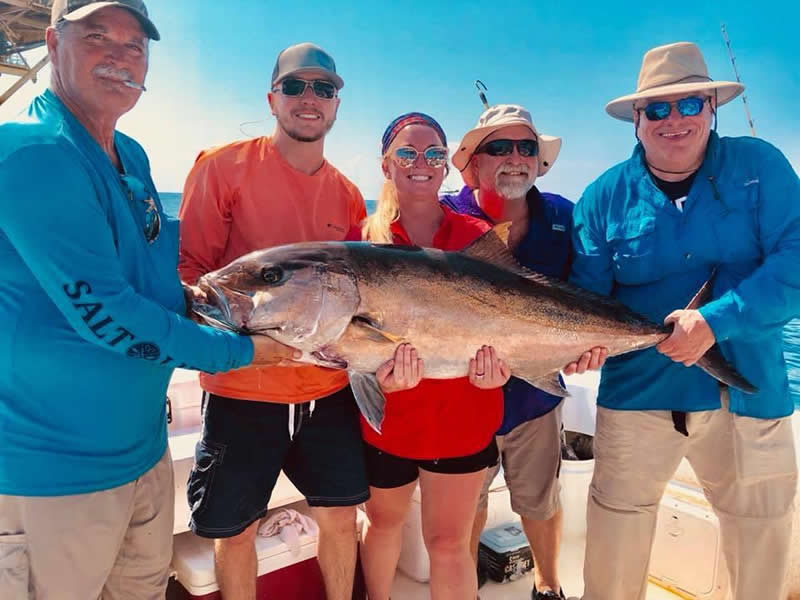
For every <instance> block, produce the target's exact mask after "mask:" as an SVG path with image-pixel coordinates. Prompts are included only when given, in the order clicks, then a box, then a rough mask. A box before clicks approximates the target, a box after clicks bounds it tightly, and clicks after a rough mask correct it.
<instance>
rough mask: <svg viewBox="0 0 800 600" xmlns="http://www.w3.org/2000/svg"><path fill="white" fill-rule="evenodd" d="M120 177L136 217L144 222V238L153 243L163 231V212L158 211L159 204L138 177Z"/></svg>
mask: <svg viewBox="0 0 800 600" xmlns="http://www.w3.org/2000/svg"><path fill="white" fill-rule="evenodd" d="M120 179H121V181H122V187H124V188H125V191H126V193H127V196H128V202H129V204H130V207H131V210H132V211H133V214H134V217H135V218H136V220H137V221H139V222H140V223H142V232H143V233H144V239H145V241H147V243H148V244H152V243H153V242H155V241H156V240H157V239H158V235H159V234H160V233H161V213H159V211H158V205H157V204H156V201H155V200H153V197H152V196H151V195H150V194H149V193H148V192H147V189H146V188H145V186H144V183H142V182H141V181H140V180H139V179H138V178H136V177H134V176H133V175H122V176H121V177H120Z"/></svg>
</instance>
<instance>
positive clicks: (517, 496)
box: [478, 402, 564, 521]
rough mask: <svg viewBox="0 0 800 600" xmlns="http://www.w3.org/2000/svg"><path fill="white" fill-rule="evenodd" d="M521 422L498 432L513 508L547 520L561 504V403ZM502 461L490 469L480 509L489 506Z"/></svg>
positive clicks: (479, 503) (520, 512)
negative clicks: (503, 431)
mask: <svg viewBox="0 0 800 600" xmlns="http://www.w3.org/2000/svg"><path fill="white" fill-rule="evenodd" d="M563 405H564V403H563V402H562V403H561V404H559V405H558V406H556V407H555V408H554V409H553V410H551V411H550V412H549V413H546V414H544V415H542V416H540V417H537V418H536V419H532V420H530V421H526V422H525V423H521V424H520V425H517V426H516V427H515V428H514V429H512V430H511V431H509V432H508V433H507V434H505V435H498V436H497V449H498V450H499V451H500V461H502V464H503V475H504V477H505V480H506V486H507V487H508V491H509V493H510V495H511V509H512V510H513V511H514V512H515V513H516V514H518V515H519V516H521V517H525V518H526V519H532V520H535V521H547V520H548V519H551V518H552V517H553V515H555V514H556V512H557V511H558V509H559V508H561V501H560V499H559V491H560V489H561V486H560V485H559V482H558V475H559V472H560V471H561V410H562V409H561V407H562V406H563ZM499 470H500V462H498V463H497V465H495V466H494V467H491V468H490V469H489V470H488V472H487V473H486V480H485V481H484V483H483V489H482V490H481V496H480V499H479V501H478V509H479V510H487V509H488V507H489V486H490V485H491V483H492V481H493V480H494V478H495V476H496V475H497V472H498V471H499Z"/></svg>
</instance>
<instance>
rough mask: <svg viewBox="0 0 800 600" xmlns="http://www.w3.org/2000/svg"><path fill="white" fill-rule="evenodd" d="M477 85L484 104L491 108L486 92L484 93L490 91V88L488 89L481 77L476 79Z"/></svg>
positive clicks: (479, 96)
mask: <svg viewBox="0 0 800 600" xmlns="http://www.w3.org/2000/svg"><path fill="white" fill-rule="evenodd" d="M475 87H476V88H477V90H478V98H480V99H481V102H482V103H483V106H484V107H486V108H487V109H488V108H489V101H488V100H486V94H484V92H488V91H489V90H488V89H486V86H485V85H484V83H483V82H482V81H481V80H480V79H476V80H475Z"/></svg>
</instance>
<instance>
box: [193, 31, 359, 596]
mask: <svg viewBox="0 0 800 600" xmlns="http://www.w3.org/2000/svg"><path fill="white" fill-rule="evenodd" d="M343 85H344V82H343V81H342V79H341V78H340V77H339V76H338V75H337V74H336V66H335V64H334V62H333V59H332V58H331V57H330V56H329V55H328V54H327V53H326V52H324V51H323V50H322V49H321V48H319V47H317V46H315V45H313V44H308V43H306V44H298V45H295V46H291V47H289V48H287V49H286V50H284V51H283V52H281V53H280V54H279V55H278V60H277V62H276V65H275V70H274V71H273V74H272V90H271V91H270V92H269V93H268V94H267V99H268V101H269V105H270V108H271V110H272V114H273V115H275V117H276V119H277V126H276V128H275V132H274V134H273V135H272V137H261V138H257V139H252V140H247V141H242V142H234V143H232V144H229V145H227V146H223V147H220V148H215V149H212V150H208V151H205V152H202V153H201V154H200V156H199V157H198V159H197V162H196V163H195V166H194V168H193V169H192V172H191V173H190V174H189V177H188V179H187V181H186V186H185V188H184V194H183V202H182V205H181V210H180V218H181V221H182V223H181V248H180V267H179V268H180V273H181V278H182V279H183V280H184V281H185V282H186V283H189V284H194V283H195V282H196V281H197V279H198V278H199V277H200V276H201V275H203V274H204V273H207V272H209V271H213V270H215V269H218V268H220V267H222V266H224V265H226V264H227V263H229V262H230V261H232V260H233V259H235V258H238V257H239V256H242V255H244V254H246V253H248V252H251V251H253V250H257V249H261V248H266V247H270V246H277V245H280V244H288V243H292V242H301V241H315V240H342V239H344V237H345V235H346V234H347V232H348V230H349V229H350V227H351V226H353V225H356V224H358V223H360V222H361V220H362V219H363V218H364V217H365V216H366V211H365V209H364V200H363V199H362V197H361V194H360V193H359V191H358V189H357V188H356V187H355V186H354V185H353V184H352V183H351V182H350V181H348V180H347V179H346V178H345V177H344V176H343V175H342V174H341V173H339V171H337V170H336V169H335V168H334V167H333V166H331V165H330V164H329V163H328V162H327V161H326V160H325V159H324V157H323V145H324V139H325V135H326V134H327V133H328V131H329V130H330V128H331V127H332V126H333V123H334V121H335V120H336V111H337V109H338V107H339V98H338V91H339V89H341V87H342V86H343ZM274 343H275V344H276V345H277V346H280V344H278V342H274ZM200 383H201V385H202V387H203V389H204V390H205V393H206V396H207V397H206V412H205V426H204V428H203V439H202V440H201V441H200V443H199V444H198V448H197V455H196V458H197V461H196V464H195V468H194V469H193V471H192V474H191V476H190V479H189V487H188V498H189V503H190V505H191V507H192V520H191V527H192V530H193V531H194V532H195V533H197V534H198V535H201V536H204V537H210V538H214V539H215V546H214V548H215V559H216V570H217V580H218V583H219V586H220V589H221V591H222V593H223V596H224V598H225V600H239V599H242V600H245V599H247V600H254V599H255V597H256V596H255V580H256V565H257V561H256V554H255V547H254V541H255V536H256V533H257V528H258V521H259V519H260V518H261V517H262V516H264V513H265V512H266V510H267V503H268V501H269V497H270V495H271V493H272V490H273V488H274V487H275V482H276V481H277V478H278V475H279V474H280V471H281V469H283V470H284V471H285V472H286V474H287V475H288V476H289V478H290V479H291V480H292V482H293V483H294V484H295V486H296V487H297V488H298V489H299V490H300V491H301V492H302V493H303V494H304V495H305V497H306V499H307V500H308V503H309V505H311V507H312V511H313V517H314V519H315V520H316V521H317V523H318V524H319V527H320V533H319V548H318V558H319V563H320V568H321V570H322V574H323V578H324V580H325V587H326V591H327V597H328V598H329V599H330V600H345V599H348V600H349V598H350V597H351V593H352V583H353V573H354V569H355V558H356V521H355V517H356V509H355V506H356V505H357V504H359V503H361V502H363V501H364V500H366V499H367V496H368V486H367V482H366V477H365V473H364V465H363V456H362V450H361V435H360V431H359V426H358V413H357V409H356V406H355V402H354V399H353V396H352V392H351V391H350V387H349V386H348V381H347V375H346V373H344V372H342V371H334V370H330V369H323V368H319V367H314V366H300V365H298V366H290V367H287V366H277V365H276V366H269V367H262V368H249V369H240V370H238V371H235V372H232V373H228V374H225V375H201V378H200ZM223 456H224V460H223Z"/></svg>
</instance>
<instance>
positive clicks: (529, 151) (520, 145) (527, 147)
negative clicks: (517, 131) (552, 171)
mask: <svg viewBox="0 0 800 600" xmlns="http://www.w3.org/2000/svg"><path fill="white" fill-rule="evenodd" d="M514 148H516V149H517V152H519V155H520V156H524V157H526V158H528V157H531V156H536V155H537V154H539V142H538V141H537V140H492V141H491V142H486V143H485V144H484V145H483V146H481V147H480V148H478V149H477V150H475V154H488V155H489V156H510V155H511V153H512V152H514Z"/></svg>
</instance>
